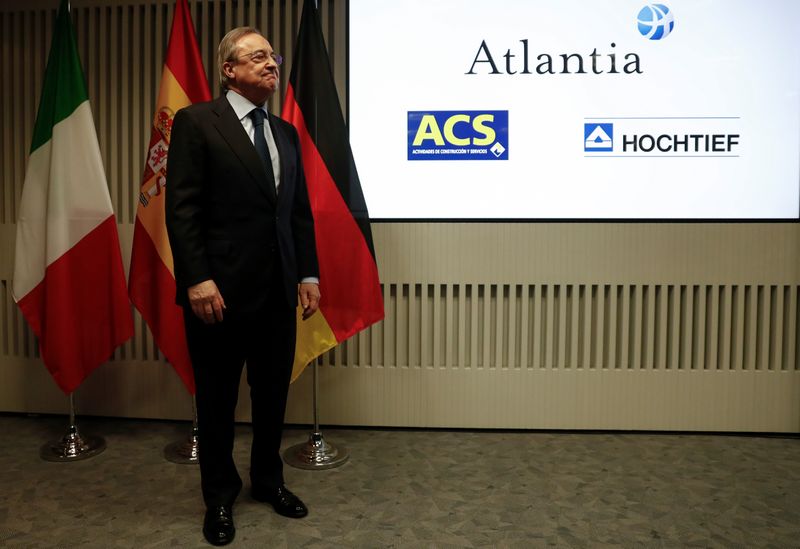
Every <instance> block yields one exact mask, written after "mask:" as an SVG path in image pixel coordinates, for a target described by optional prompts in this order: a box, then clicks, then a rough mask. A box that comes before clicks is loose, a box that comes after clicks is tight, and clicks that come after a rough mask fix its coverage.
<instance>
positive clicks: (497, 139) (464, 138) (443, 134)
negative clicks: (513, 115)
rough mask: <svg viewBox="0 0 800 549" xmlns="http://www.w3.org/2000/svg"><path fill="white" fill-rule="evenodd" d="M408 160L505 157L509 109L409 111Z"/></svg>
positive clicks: (499, 158) (502, 158) (506, 152)
mask: <svg viewBox="0 0 800 549" xmlns="http://www.w3.org/2000/svg"><path fill="white" fill-rule="evenodd" d="M408 160H508V111H409V113H408Z"/></svg>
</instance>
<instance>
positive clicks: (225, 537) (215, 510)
mask: <svg viewBox="0 0 800 549" xmlns="http://www.w3.org/2000/svg"><path fill="white" fill-rule="evenodd" d="M203 535H204V536H205V537H206V540H207V541H208V543H210V544H211V545H228V544H229V543H230V542H232V541H233V536H235V535H236V528H234V526H233V509H231V506H230V505H219V506H217V507H209V508H208V509H206V518H205V519H203Z"/></svg>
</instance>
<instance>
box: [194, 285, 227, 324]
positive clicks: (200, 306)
mask: <svg viewBox="0 0 800 549" xmlns="http://www.w3.org/2000/svg"><path fill="white" fill-rule="evenodd" d="M187 292H188V294H189V304H190V305H191V306H192V311H193V312H194V314H195V316H197V318H199V319H200V320H202V321H203V322H205V323H206V324H214V323H215V322H222V311H223V310H224V309H225V300H224V299H222V295H221V294H220V293H219V289H217V285H216V284H214V281H213V280H204V281H203V282H200V283H198V284H195V285H194V286H190V287H189V289H188V290H187Z"/></svg>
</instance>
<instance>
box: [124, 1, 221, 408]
mask: <svg viewBox="0 0 800 549" xmlns="http://www.w3.org/2000/svg"><path fill="white" fill-rule="evenodd" d="M210 100H211V91H210V90H209V88H208V80H206V76H205V71H204V70H203V61H202V60H201V58H200V50H199V49H198V47H197V38H196V37H195V34H194V26H193V25H192V16H191V14H190V13H189V6H188V5H187V3H186V0H178V1H177V3H176V5H175V14H174V15H173V17H172V29H171V30H170V34H169V43H168V45H167V55H166V60H165V61H164V69H163V72H162V73H161V87H160V89H159V91H158V102H157V103H156V113H155V116H154V117H153V128H152V131H151V135H150V146H149V147H148V151H147V160H146V162H145V166H144V175H143V176H142V184H141V187H140V190H139V191H140V192H139V205H138V207H137V210H136V223H135V225H134V229H133V250H132V252H131V268H130V274H129V276H128V294H129V295H130V298H131V301H132V302H133V304H134V305H135V306H136V308H137V309H138V310H139V312H140V313H141V314H142V318H144V320H145V322H147V325H148V326H149V327H150V331H152V332H153V339H154V340H155V342H156V345H158V348H159V349H161V352H162V353H164V356H165V357H166V358H167V360H168V361H169V362H170V363H171V364H172V366H173V367H174V368H175V371H176V372H177V373H178V376H180V378H181V381H183V384H184V385H185V386H186V389H187V390H188V391H189V393H191V394H194V390H195V388H194V374H193V373H192V362H191V360H190V359H189V349H188V346H187V344H186V335H185V333H184V331H183V310H182V309H181V307H179V306H178V305H176V304H175V275H174V273H173V267H172V265H173V263H172V248H170V246H169V240H168V239H167V226H166V222H165V217H164V196H165V195H164V187H165V186H166V185H167V180H166V176H167V158H168V156H169V154H168V153H169V142H170V135H171V133H172V118H173V117H174V116H175V113H176V112H178V110H179V109H182V108H183V107H186V106H187V105H191V104H192V103H197V102H200V101H210Z"/></svg>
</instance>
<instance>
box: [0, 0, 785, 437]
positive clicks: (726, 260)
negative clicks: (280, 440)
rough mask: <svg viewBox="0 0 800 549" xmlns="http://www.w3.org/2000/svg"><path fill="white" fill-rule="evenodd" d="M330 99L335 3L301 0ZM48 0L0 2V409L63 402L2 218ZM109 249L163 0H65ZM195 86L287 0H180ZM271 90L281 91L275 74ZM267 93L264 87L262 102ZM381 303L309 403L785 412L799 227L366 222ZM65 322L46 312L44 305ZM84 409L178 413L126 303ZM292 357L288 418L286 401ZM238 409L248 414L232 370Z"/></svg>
mask: <svg viewBox="0 0 800 549" xmlns="http://www.w3.org/2000/svg"><path fill="white" fill-rule="evenodd" d="M319 4H320V9H321V13H322V27H323V32H324V34H325V37H326V40H327V44H328V48H329V52H330V55H331V59H332V62H333V69H334V80H335V82H336V85H337V87H338V89H339V92H340V100H341V102H342V105H343V107H344V106H345V105H346V96H345V91H346V75H347V72H346V67H345V53H346V52H345V50H346V35H345V21H344V18H345V16H346V11H347V10H346V2H344V1H341V0H321V1H320V2H319ZM56 6H57V1H56V0H28V1H26V2H22V1H16V0H14V1H7V2H4V3H3V4H2V5H0V32H1V33H2V47H1V49H0V74H2V78H3V81H2V88H3V94H2V99H0V113H1V114H2V124H0V126H2V129H0V162H2V165H0V178H1V179H0V200H2V204H0V380H2V383H0V410H7V411H36V412H63V411H65V409H66V399H65V398H64V397H63V395H60V394H59V393H58V391H57V389H56V388H55V385H54V383H53V382H52V381H51V380H50V379H49V376H48V374H47V372H46V370H45V368H44V366H43V365H42V364H41V361H40V360H39V357H38V350H37V343H36V339H35V337H33V335H32V334H31V332H30V330H29V329H28V327H27V325H26V324H25V322H24V320H23V319H22V317H21V315H20V313H19V311H18V309H17V308H16V306H15V305H14V303H13V299H12V296H11V292H10V287H11V276H12V273H13V257H14V231H15V225H14V221H15V219H16V215H17V209H18V204H19V197H20V193H21V189H22V182H23V178H24V173H25V165H26V162H27V151H28V148H29V146H30V139H31V135H32V130H33V123H34V119H35V115H36V109H37V105H38V100H39V93H40V90H41V85H42V77H43V72H44V67H45V63H46V58H47V52H48V49H49V42H50V36H51V34H52V24H53V18H54V16H55V10H56ZM72 6H73V10H72V11H73V13H72V15H73V20H74V21H75V27H76V34H77V40H78V49H79V53H80V55H81V59H82V62H83V66H84V72H85V74H86V80H87V87H88V91H89V95H90V100H91V103H92V110H93V114H94V117H95V123H96V126H97V131H98V138H99V140H100V147H101V151H102V155H103V161H104V164H105V167H106V172H107V175H108V183H109V189H110V193H111V197H112V203H113V204H114V207H115V209H116V213H117V218H118V223H119V229H120V238H121V244H122V247H123V256H124V258H125V259H124V260H125V262H126V269H127V266H128V265H127V262H128V260H129V259H128V258H129V254H130V246H131V239H132V232H133V229H132V223H133V220H134V216H135V211H136V197H137V194H138V185H139V178H140V176H141V171H142V166H143V162H144V158H145V151H146V147H147V144H148V141H149V136H150V130H149V127H150V123H151V119H152V116H153V112H154V105H155V101H156V95H157V91H158V86H159V82H160V79H161V71H162V64H163V57H164V53H165V51H166V45H167V39H168V35H169V29H170V22H171V20H172V11H173V2H172V1H171V0H170V1H168V0H121V1H110V0H73V2H72ZM190 6H191V10H192V16H193V18H194V22H195V27H196V31H197V35H198V41H199V46H200V51H201V56H202V58H203V61H204V65H205V67H206V71H207V76H208V78H209V82H210V84H211V89H212V94H213V95H216V94H217V93H218V92H219V89H218V84H217V77H216V70H217V69H216V60H215V53H216V45H217V43H218V42H219V40H220V38H221V37H222V35H223V34H224V32H226V31H227V29H229V28H230V27H232V26H234V25H240V24H251V25H255V26H258V27H260V28H261V29H262V30H264V31H265V32H266V34H267V36H268V37H269V38H270V40H271V41H272V43H273V46H274V47H275V49H276V51H278V52H280V53H282V54H283V55H284V56H285V58H286V64H285V65H284V67H283V78H282V89H283V90H284V91H285V87H286V83H287V81H288V75H289V69H290V67H291V62H292V49H293V43H294V38H295V33H296V29H297V25H298V24H299V17H300V10H301V8H302V2H301V1H299V0H238V1H225V0H190ZM281 97H282V94H281ZM281 97H275V98H273V99H272V100H271V102H270V107H271V109H272V110H273V112H279V111H280V108H281V106H282V100H281ZM374 234H375V245H376V246H375V247H376V251H377V254H378V264H379V269H380V272H381V278H382V290H383V298H384V305H385V309H386V319H385V320H384V321H383V322H381V323H379V324H377V325H375V326H373V327H371V328H370V329H368V330H366V331H364V332H362V333H361V334H358V335H357V336H355V337H354V338H352V339H351V340H349V341H348V342H346V343H345V344H343V345H341V346H340V347H338V348H336V349H335V350H333V351H331V352H330V353H327V354H326V355H325V356H323V357H321V358H320V360H319V372H320V378H321V386H322V393H321V409H322V420H323V422H325V423H336V424H357V425H406V426H449V427H497V428H556V429H569V428H585V429H670V430H671V429H679V430H743V431H795V432H796V431H800V352H798V351H800V349H798V345H800V338H798V334H797V331H798V325H800V318H799V317H800V307H798V299H800V293H799V292H798V286H800V230H799V229H798V225H797V224H785V223H783V224H782V223H739V224H737V223H683V224H682V223H376V224H375V225H374ZM65 321H68V319H65ZM135 324H136V335H135V336H134V338H133V339H132V340H131V341H129V342H127V343H126V344H125V345H123V346H122V347H120V348H119V349H118V350H117V351H116V352H115V354H114V357H113V358H112V359H111V360H110V361H109V363H108V364H106V365H104V366H103V367H101V368H100V369H99V370H98V371H97V372H96V373H95V374H93V375H92V376H91V377H90V378H89V379H88V380H87V382H86V383H85V384H84V386H82V387H81V389H80V390H79V391H78V393H77V398H78V403H79V408H80V410H81V411H83V412H84V413H91V414H100V415H110V416H130V417H163V418H185V417H188V415H189V411H190V404H189V398H188V396H186V395H185V392H184V391H183V389H182V386H181V385H180V382H179V381H178V378H177V376H175V374H174V373H173V372H172V370H171V368H170V367H169V365H168V364H167V363H166V362H165V361H164V357H163V356H162V355H161V354H160V353H159V352H158V349H157V347H156V346H155V344H154V342H153V339H152V337H151V335H150V333H149V331H148V330H147V327H146V326H145V324H144V322H143V321H142V319H141V317H140V316H139V315H138V314H136V313H135ZM310 384H311V375H310V373H307V374H305V375H304V376H303V377H302V378H301V379H300V381H298V383H296V384H295V386H293V388H292V391H291V399H290V405H289V410H288V417H289V420H290V421H294V422H308V421H310V418H311V414H310V412H311V410H310V402H309V397H310ZM242 397H243V398H242V399H241V402H242V404H241V406H240V411H239V417H240V419H243V420H245V419H246V418H247V416H248V413H249V407H248V405H247V398H246V391H244V390H243V392H242Z"/></svg>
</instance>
